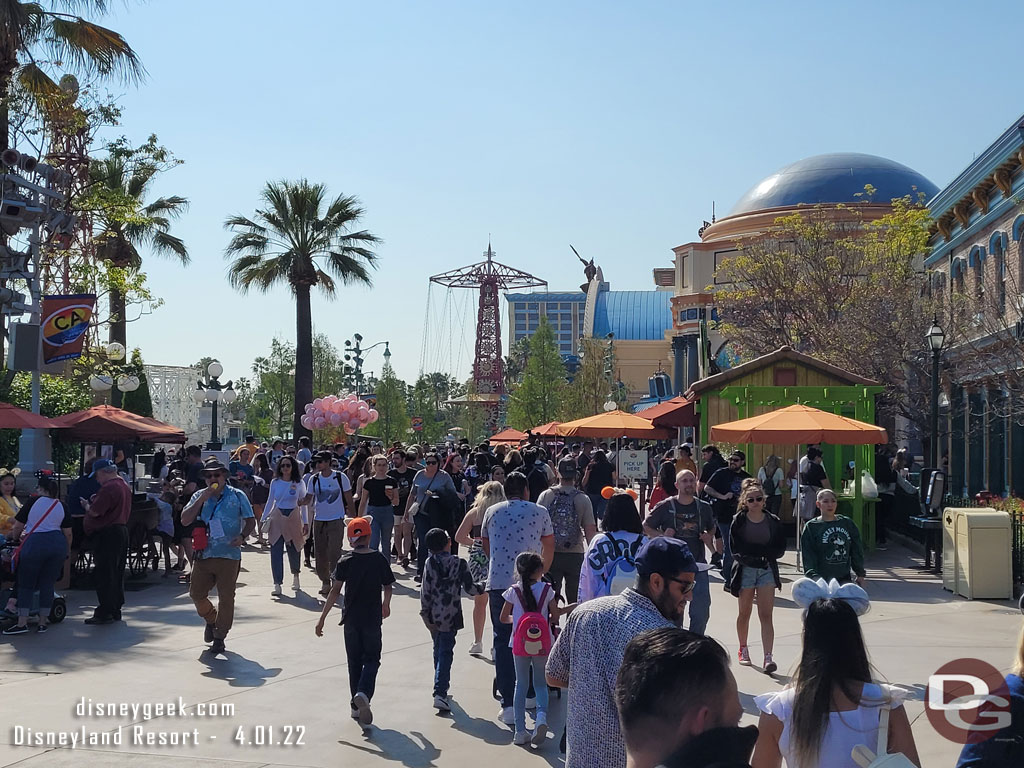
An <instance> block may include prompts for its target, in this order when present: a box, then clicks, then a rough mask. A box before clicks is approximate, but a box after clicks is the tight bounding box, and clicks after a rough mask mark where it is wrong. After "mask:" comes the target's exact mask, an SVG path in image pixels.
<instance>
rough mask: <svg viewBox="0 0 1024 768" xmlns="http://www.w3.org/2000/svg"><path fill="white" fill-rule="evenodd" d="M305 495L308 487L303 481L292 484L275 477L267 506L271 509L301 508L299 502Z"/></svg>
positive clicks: (271, 484)
mask: <svg viewBox="0 0 1024 768" xmlns="http://www.w3.org/2000/svg"><path fill="white" fill-rule="evenodd" d="M305 495H306V485H305V484H304V483H303V482H302V481H301V480H298V481H296V482H294V483H290V482H288V481H286V480H282V479H281V478H279V477H275V478H274V479H273V481H272V482H271V483H270V498H269V499H268V500H267V506H268V507H270V509H273V508H274V507H277V508H278V509H295V508H296V507H297V506H299V502H300V501H301V500H302V497H303V496H305ZM268 512H269V510H268Z"/></svg>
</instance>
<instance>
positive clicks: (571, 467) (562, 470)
mask: <svg viewBox="0 0 1024 768" xmlns="http://www.w3.org/2000/svg"><path fill="white" fill-rule="evenodd" d="M578 471H579V470H578V468H577V467H576V462H575V461H574V460H573V459H562V460H561V461H560V462H558V474H559V475H560V476H561V477H564V478H570V477H576V473H577V472H578Z"/></svg>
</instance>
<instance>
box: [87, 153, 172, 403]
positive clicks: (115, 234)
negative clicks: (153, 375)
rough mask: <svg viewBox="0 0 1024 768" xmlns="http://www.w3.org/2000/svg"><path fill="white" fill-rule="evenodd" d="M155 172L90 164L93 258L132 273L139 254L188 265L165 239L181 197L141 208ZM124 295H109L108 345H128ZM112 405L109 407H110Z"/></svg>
mask: <svg viewBox="0 0 1024 768" xmlns="http://www.w3.org/2000/svg"><path fill="white" fill-rule="evenodd" d="M158 170H159V169H158V168H157V166H156V165H154V164H151V163H142V164H140V165H137V166H134V167H132V166H129V165H128V164H126V163H125V161H124V160H123V159H122V158H119V157H108V158H106V159H104V160H96V161H94V162H93V164H92V167H91V168H90V175H91V177H92V182H93V184H94V188H95V189H98V190H100V194H99V197H100V199H101V200H102V205H101V206H100V208H99V210H97V211H96V212H95V214H94V222H95V225H96V227H97V228H98V232H97V234H96V235H95V236H94V237H93V243H94V245H95V246H96V256H97V258H100V259H106V260H107V261H109V262H110V263H111V264H113V265H114V266H115V267H120V268H122V269H126V270H129V271H132V272H136V271H138V270H139V268H140V267H141V266H142V257H141V256H140V255H139V250H138V249H139V248H143V247H145V248H149V249H150V250H151V251H152V252H153V253H155V254H158V255H160V256H171V257H173V258H176V259H177V260H179V261H180V262H181V263H182V264H183V265H185V264H188V262H189V255H188V249H187V248H186V247H185V243H184V242H183V241H182V240H181V238H178V237H175V236H174V235H172V234H171V232H170V229H171V219H176V218H178V217H179V216H180V215H181V214H182V213H184V212H185V211H186V210H187V209H188V200H187V199H185V198H184V197H178V196H172V197H161V198H159V199H157V200H154V201H153V202H152V203H149V204H148V205H147V204H146V203H144V200H145V198H146V193H147V192H148V191H149V189H150V187H151V185H152V183H153V179H154V178H155V176H156V174H157V172H158ZM126 311H127V307H126V301H125V295H124V293H123V292H122V291H121V290H119V289H118V288H117V287H112V288H111V289H110V341H119V342H120V343H121V344H124V345H125V346H127V345H128V340H127V335H128V329H127V320H126V317H125V314H126ZM116 404H117V403H115V405H116Z"/></svg>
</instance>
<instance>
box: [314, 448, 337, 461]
mask: <svg viewBox="0 0 1024 768" xmlns="http://www.w3.org/2000/svg"><path fill="white" fill-rule="evenodd" d="M333 458H336V457H335V455H334V454H333V453H331V452H330V451H319V452H317V453H315V454H313V463H314V464H319V463H320V462H321V461H330V460H331V459H333Z"/></svg>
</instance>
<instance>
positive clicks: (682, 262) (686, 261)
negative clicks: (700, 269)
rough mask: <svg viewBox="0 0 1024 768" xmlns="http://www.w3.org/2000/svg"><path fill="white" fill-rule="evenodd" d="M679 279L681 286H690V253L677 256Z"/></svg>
mask: <svg viewBox="0 0 1024 768" xmlns="http://www.w3.org/2000/svg"><path fill="white" fill-rule="evenodd" d="M679 279H680V280H681V281H682V283H681V284H682V287H683V288H689V287H690V254H686V255H685V256H680V257H679Z"/></svg>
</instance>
